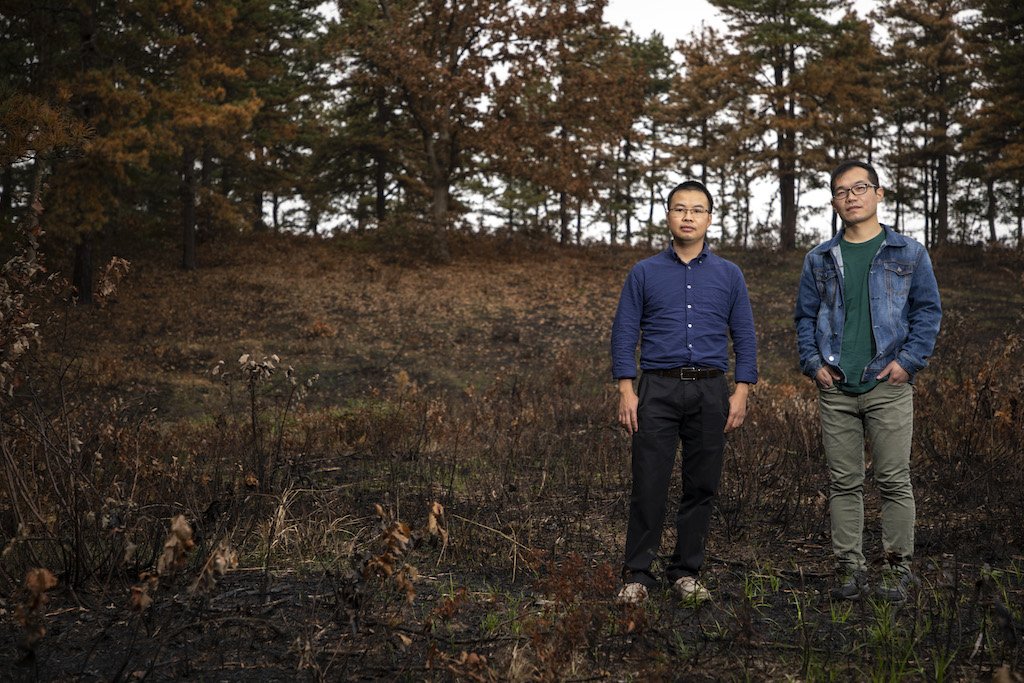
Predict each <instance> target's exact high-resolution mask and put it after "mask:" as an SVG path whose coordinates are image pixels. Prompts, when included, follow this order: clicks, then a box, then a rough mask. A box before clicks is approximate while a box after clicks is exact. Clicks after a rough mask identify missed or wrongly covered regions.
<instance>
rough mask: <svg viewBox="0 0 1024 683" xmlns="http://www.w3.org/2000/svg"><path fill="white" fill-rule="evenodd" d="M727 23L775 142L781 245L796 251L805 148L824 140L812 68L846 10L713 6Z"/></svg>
mask: <svg viewBox="0 0 1024 683" xmlns="http://www.w3.org/2000/svg"><path fill="white" fill-rule="evenodd" d="M711 2H712V4H713V5H714V6H716V7H718V8H719V9H720V10H721V11H722V13H723V14H724V15H725V17H726V21H727V23H728V25H729V28H730V30H731V31H732V37H733V39H734V41H735V43H736V45H737V48H738V50H739V51H740V52H741V53H742V54H744V55H746V56H747V57H749V59H750V62H749V63H750V65H751V68H752V70H753V71H752V75H753V76H754V78H755V79H756V84H757V86H756V90H755V92H754V106H755V107H756V108H757V109H758V111H759V112H761V113H762V115H761V116H760V117H759V118H758V119H757V122H758V128H759V129H760V130H759V132H760V133H761V134H762V135H770V136H771V137H772V138H774V145H773V146H772V147H770V148H769V147H766V148H765V155H766V157H767V158H768V159H770V160H771V162H772V164H773V166H774V172H775V175H776V177H777V178H778V182H779V198H780V202H781V210H780V229H779V245H780V246H781V247H782V248H783V249H793V248H795V247H796V225H797V181H798V179H800V178H801V177H805V176H806V175H807V172H808V170H809V169H808V168H807V167H806V165H805V163H804V157H803V153H804V152H805V151H806V149H809V148H810V146H809V145H807V144H805V142H806V141H808V140H814V139H816V138H817V137H819V136H820V133H821V130H820V128H819V126H821V125H824V122H823V121H821V120H819V119H815V118H814V117H813V116H811V115H810V114H809V109H811V108H813V105H812V104H809V100H813V99H814V97H815V93H814V92H813V91H811V90H810V88H811V87H814V86H815V85H816V84H817V83H816V82H815V81H808V80H807V79H806V72H807V69H808V65H810V64H811V63H813V62H814V61H816V60H817V59H819V58H820V57H821V55H822V53H823V52H824V51H825V50H826V49H827V47H828V46H829V45H830V44H831V42H832V41H833V39H834V37H835V35H836V26H835V24H834V23H833V22H831V21H830V20H829V17H830V16H831V15H832V14H834V13H836V12H838V11H840V10H842V9H843V8H844V7H845V5H846V3H845V2H844V1H843V0H711Z"/></svg>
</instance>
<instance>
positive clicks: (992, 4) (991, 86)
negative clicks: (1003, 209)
mask: <svg viewBox="0 0 1024 683" xmlns="http://www.w3.org/2000/svg"><path fill="white" fill-rule="evenodd" d="M971 7H972V9H975V10H978V12H979V15H978V16H977V17H976V18H975V19H974V21H973V23H972V25H971V26H970V27H969V30H968V31H967V50H968V51H969V54H970V59H971V60H972V62H973V63H974V65H975V67H976V69H977V73H978V77H977V79H975V81H974V83H973V87H972V93H971V94H972V100H973V102H972V107H971V109H970V110H969V111H965V113H964V115H963V116H962V118H961V125H962V126H963V129H964V133H965V134H964V142H963V151H964V154H965V156H966V157H967V158H968V159H969V161H970V163H969V167H968V173H969V174H970V175H972V176H974V177H976V178H979V179H981V180H982V182H983V183H984V184H985V208H984V215H985V221H986V223H987V224H988V231H989V234H988V238H989V240H990V241H995V240H996V238H997V232H996V223H997V220H996V217H997V215H998V213H999V211H1000V201H999V199H1000V195H1002V196H1003V197H1005V202H1006V204H1008V205H1009V208H1010V209H1011V210H1012V212H1013V213H1014V214H1015V217H1016V241H1017V246H1018V247H1019V248H1020V247H1022V246H1024V244H1022V241H1021V237H1022V235H1021V229H1022V224H1024V203H1022V201H1021V200H1022V197H1024V42H1022V41H1021V36H1022V35H1024V6H1021V5H1019V4H1015V3H1006V2H997V1H995V0H975V1H974V2H972V3H971ZM1000 185H1001V186H1002V187H1003V191H1002V192H1000V191H999V186H1000Z"/></svg>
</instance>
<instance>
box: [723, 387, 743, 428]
mask: <svg viewBox="0 0 1024 683" xmlns="http://www.w3.org/2000/svg"><path fill="white" fill-rule="evenodd" d="M748 391H749V389H748V386H747V385H746V384H737V385H736V391H734V392H733V394H732V396H730V397H729V419H727V420H726V421H725V431H726V432H731V431H732V430H734V429H736V428H737V427H739V426H740V425H742V424H743V420H745V419H746V417H747V392H748Z"/></svg>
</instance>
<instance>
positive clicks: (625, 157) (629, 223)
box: [622, 138, 633, 246]
mask: <svg viewBox="0 0 1024 683" xmlns="http://www.w3.org/2000/svg"><path fill="white" fill-rule="evenodd" d="M632 151H633V146H632V145H631V144H630V141H629V138H626V144H625V148H624V149H623V153H622V168H624V169H625V174H624V175H625V184H626V197H625V199H626V234H625V236H624V239H623V241H624V242H625V244H626V246H629V245H631V244H632V243H633V187H632V186H633V183H632V182H630V180H629V179H630V173H629V160H630V156H631V155H632Z"/></svg>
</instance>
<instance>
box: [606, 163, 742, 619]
mask: <svg viewBox="0 0 1024 683" xmlns="http://www.w3.org/2000/svg"><path fill="white" fill-rule="evenodd" d="M667 208H668V226H669V231H670V232H671V233H672V243H671V244H670V245H669V247H668V248H667V249H665V250H664V251H663V252H661V253H659V254H657V255H655V256H652V257H650V258H648V259H645V260H643V261H641V262H640V263H638V264H636V265H635V266H634V267H633V269H632V270H631V271H630V273H629V277H627V278H626V283H625V285H624V286H623V288H622V295H621V297H620V299H619V306H618V310H617V311H616V313H615V321H614V323H613V324H612V343H611V347H612V374H613V376H614V377H615V379H616V380H617V381H618V384H619V408H618V418H619V422H620V423H621V424H622V426H623V427H624V428H625V429H626V431H627V432H629V433H630V434H631V435H632V436H633V456H632V470H633V490H632V494H631V496H630V504H629V524H628V527H627V529H626V553H625V554H626V557H625V563H624V565H623V588H622V590H621V591H620V593H619V600H620V601H621V602H624V603H638V602H641V601H642V600H644V599H645V598H646V597H647V592H648V589H649V588H651V587H653V586H654V585H656V583H657V579H656V578H655V575H654V573H653V572H652V568H651V565H652V563H653V561H654V559H655V557H657V554H658V549H659V546H660V545H661V533H662V526H663V522H664V518H665V507H666V503H667V498H668V487H669V477H670V476H671V474H672V467H673V465H674V462H675V454H676V449H677V447H678V445H679V442H680V440H681V441H682V445H683V460H682V477H683V495H682V499H681V500H680V503H679V509H678V511H677V513H676V532H677V536H676V545H675V551H674V552H673V554H672V556H671V558H669V560H668V562H667V564H666V565H665V567H664V571H665V574H666V576H667V578H668V580H669V582H670V583H671V584H672V587H673V589H674V590H675V591H676V592H677V593H678V594H679V595H680V596H681V597H682V598H683V599H684V600H686V601H689V602H693V603H696V602H699V601H701V600H703V599H706V598H707V597H708V592H707V590H706V589H705V588H704V586H703V585H701V583H700V582H698V580H697V576H698V573H699V571H700V569H701V567H702V565H703V563H704V547H705V542H706V539H707V534H708V528H709V526H710V523H711V503H712V500H713V498H714V496H715V494H716V492H717V491H718V484H719V481H720V479H721V475H722V454H723V451H724V449H725V432H728V431H731V430H733V429H735V428H737V427H739V426H740V425H741V424H743V420H744V418H745V417H746V413H747V393H748V390H749V386H750V385H751V384H754V383H755V382H757V341H756V337H755V335H754V318H753V314H752V313H751V309H750V298H749V296H748V295H747V286H746V282H744V280H743V274H742V273H741V272H740V269H739V268H738V267H737V266H736V265H735V264H733V263H731V262H729V261H726V260H725V259H723V258H721V257H720V256H718V255H717V254H715V253H713V252H712V251H711V250H710V248H709V247H708V245H707V242H706V241H705V238H706V235H707V231H708V227H709V226H710V225H711V210H712V208H713V200H712V197H711V193H710V192H708V190H707V188H706V187H704V185H703V184H701V183H699V182H697V181H692V180H691V181H687V182H685V183H682V184H681V185H678V186H677V187H675V188H674V189H673V190H672V191H671V192H670V193H669V195H668V202H667ZM730 336H731V337H732V344H733V352H734V353H735V356H736V389H735V391H734V392H733V393H732V394H731V395H730V393H729V387H728V382H727V380H726V375H725V373H726V371H727V370H728V368H729V338H730ZM638 342H639V344H640V369H641V370H642V371H643V375H642V376H641V378H640V383H639V396H638V395H637V393H636V391H634V388H633V382H634V380H635V378H636V376H637V366H636V347H637V343H638Z"/></svg>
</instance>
